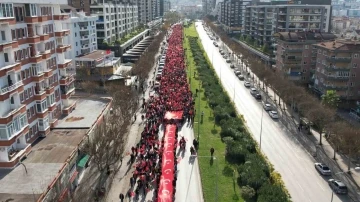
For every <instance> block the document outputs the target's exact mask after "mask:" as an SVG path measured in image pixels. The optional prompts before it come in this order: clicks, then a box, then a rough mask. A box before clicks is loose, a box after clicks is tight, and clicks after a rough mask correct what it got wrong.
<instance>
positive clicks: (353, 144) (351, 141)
mask: <svg viewBox="0 0 360 202" xmlns="http://www.w3.org/2000/svg"><path fill="white" fill-rule="evenodd" d="M338 140H339V142H340V149H341V150H342V151H343V152H344V153H345V154H347V157H348V171H350V166H351V158H352V157H354V156H357V155H358V154H359V151H360V133H359V131H358V130H357V129H355V128H351V127H347V128H344V130H343V131H341V132H340V133H339V134H338Z"/></svg>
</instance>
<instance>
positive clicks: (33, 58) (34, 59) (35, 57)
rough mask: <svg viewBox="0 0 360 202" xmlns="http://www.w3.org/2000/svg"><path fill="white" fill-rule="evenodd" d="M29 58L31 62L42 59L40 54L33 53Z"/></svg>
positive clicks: (37, 61)
mask: <svg viewBox="0 0 360 202" xmlns="http://www.w3.org/2000/svg"><path fill="white" fill-rule="evenodd" d="M29 60H30V62H31V63H39V62H41V61H42V60H43V59H42V55H35V56H33V57H30V58H29Z"/></svg>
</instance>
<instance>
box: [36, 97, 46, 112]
mask: <svg viewBox="0 0 360 202" xmlns="http://www.w3.org/2000/svg"><path fill="white" fill-rule="evenodd" d="M46 109H47V101H46V99H44V100H43V101H41V102H38V101H37V102H36V111H37V112H38V113H42V112H44V111H45V110H46Z"/></svg>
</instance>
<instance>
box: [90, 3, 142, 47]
mask: <svg viewBox="0 0 360 202" xmlns="http://www.w3.org/2000/svg"><path fill="white" fill-rule="evenodd" d="M90 13H91V14H96V15H98V19H97V21H96V31H97V33H96V35H97V40H98V44H101V43H103V41H106V42H107V43H112V42H114V41H115V40H116V39H121V37H123V36H125V35H126V34H128V33H131V32H132V31H133V30H134V29H135V28H136V27H137V26H138V5H137V4H133V3H123V2H120V1H119V2H118V1H116V3H110V2H109V3H96V4H95V3H94V4H92V5H91V6H90Z"/></svg>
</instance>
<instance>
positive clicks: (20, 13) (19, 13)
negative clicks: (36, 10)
mask: <svg viewBox="0 0 360 202" xmlns="http://www.w3.org/2000/svg"><path fill="white" fill-rule="evenodd" d="M14 12H15V19H16V22H23V21H24V14H25V12H24V7H14Z"/></svg>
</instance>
